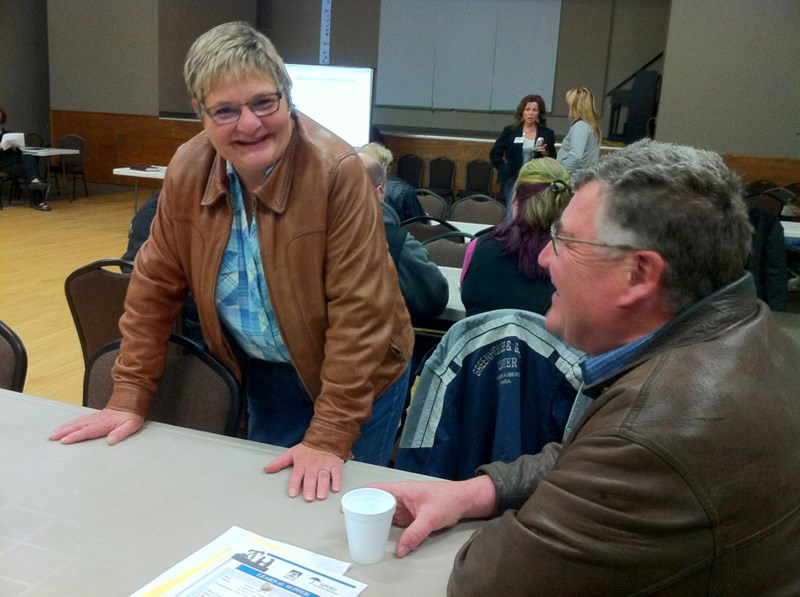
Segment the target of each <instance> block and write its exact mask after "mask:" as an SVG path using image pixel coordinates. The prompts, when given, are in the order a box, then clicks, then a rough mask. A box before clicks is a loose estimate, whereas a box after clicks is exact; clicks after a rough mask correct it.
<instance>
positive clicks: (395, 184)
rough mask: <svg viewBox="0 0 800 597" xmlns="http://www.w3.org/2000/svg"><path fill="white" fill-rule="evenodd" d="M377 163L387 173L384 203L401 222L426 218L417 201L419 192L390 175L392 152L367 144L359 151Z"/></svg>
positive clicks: (377, 145) (378, 144) (375, 144)
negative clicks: (419, 217) (420, 217)
mask: <svg viewBox="0 0 800 597" xmlns="http://www.w3.org/2000/svg"><path fill="white" fill-rule="evenodd" d="M358 153H360V154H365V155H368V156H370V157H371V158H373V159H374V160H375V161H377V162H378V163H379V164H380V165H381V166H383V169H384V170H385V171H386V184H385V185H384V188H383V201H384V202H385V203H387V204H388V205H390V206H391V207H392V209H394V211H395V212H396V213H397V216H398V218H399V220H400V222H401V223H402V222H405V221H406V220H408V219H410V218H415V217H417V216H424V215H425V210H423V209H422V205H420V203H419V199H417V190H416V189H415V188H414V187H412V186H411V185H410V184H408V183H407V182H406V181H405V180H403V179H402V178H398V177H397V176H392V175H391V174H389V166H390V165H391V164H392V162H393V161H394V156H393V155H392V152H391V151H389V149H387V148H386V147H384V146H383V145H381V144H380V143H367V144H366V145H364V146H363V147H361V148H360V149H359V150H358Z"/></svg>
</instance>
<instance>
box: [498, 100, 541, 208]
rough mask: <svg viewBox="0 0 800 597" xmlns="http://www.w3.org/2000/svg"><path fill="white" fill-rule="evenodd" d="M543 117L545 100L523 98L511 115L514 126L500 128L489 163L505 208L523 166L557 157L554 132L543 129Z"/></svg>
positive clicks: (509, 201)
mask: <svg viewBox="0 0 800 597" xmlns="http://www.w3.org/2000/svg"><path fill="white" fill-rule="evenodd" d="M546 115H547V109H546V107H545V103H544V98H542V96H541V95H526V96H525V97H523V98H522V99H521V100H520V102H519V105H518V106H517V110H516V112H515V113H514V124H513V125H511V126H507V127H506V128H504V129H503V132H502V133H500V137H499V138H498V139H497V141H495V142H494V145H493V146H492V150H491V151H490V152H489V161H491V162H492V166H494V167H495V168H496V169H497V174H498V180H499V181H500V188H501V189H503V190H504V192H503V196H504V198H505V200H506V204H507V205H510V204H511V190H512V189H513V188H514V181H516V180H517V174H518V173H519V169H520V168H521V167H522V164H524V163H525V162H528V161H530V160H532V159H536V158H543V157H547V156H552V157H554V156H555V155H556V137H555V134H554V133H553V130H552V129H549V128H547V127H546V126H545V124H547V118H545V116H546ZM540 140H541V141H540Z"/></svg>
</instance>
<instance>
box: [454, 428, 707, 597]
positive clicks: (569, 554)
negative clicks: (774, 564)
mask: <svg viewBox="0 0 800 597" xmlns="http://www.w3.org/2000/svg"><path fill="white" fill-rule="evenodd" d="M653 448H654V447H650V446H647V445H642V444H639V443H637V441H636V438H635V437H632V438H628V437H624V436H622V435H619V434H613V433H611V434H605V433H597V434H595V435H592V436H589V437H584V438H581V439H579V440H577V441H576V442H575V443H573V444H572V445H571V446H570V449H569V451H567V452H564V453H563V454H562V456H561V457H560V459H559V460H557V461H555V460H554V458H555V457H557V451H558V445H557V444H549V445H548V446H546V447H545V450H544V451H543V452H542V453H541V454H539V455H536V456H531V457H523V458H522V459H521V461H518V462H517V463H513V464H508V465H490V466H487V467H483V468H484V469H485V471H486V472H487V473H488V474H490V475H491V476H492V479H493V480H494V481H495V484H496V486H497V488H498V511H502V510H503V508H504V507H512V506H514V505H516V504H519V503H521V502H523V504H522V506H521V507H520V509H519V510H514V509H507V510H505V512H504V513H503V514H502V516H500V517H499V518H495V519H493V520H491V521H489V522H488V523H487V524H486V525H484V526H483V527H481V528H480V529H479V530H478V531H476V532H475V533H474V534H473V536H472V537H471V538H470V540H469V541H468V542H467V543H466V544H465V545H464V547H463V548H462V549H461V551H460V552H459V554H458V556H457V558H456V561H455V565H454V569H453V574H452V576H451V578H450V583H449V586H448V594H451V595H459V596H465V595H487V594H501V595H502V594H507V595H536V594H560V595H590V594H591V595H610V594H629V593H636V592H638V591H642V592H645V590H647V589H651V590H653V589H656V588H657V586H658V581H656V582H654V581H653V579H663V580H664V581H667V580H668V579H670V578H671V577H673V578H674V576H675V575H681V574H686V575H690V574H691V571H687V570H686V566H685V564H686V560H687V555H686V554H691V553H698V554H699V553H706V554H707V553H711V552H712V551H713V550H712V548H711V545H712V544H713V541H714V538H713V536H712V533H711V531H710V528H709V519H708V514H707V513H706V512H705V510H704V508H703V503H702V495H697V494H696V493H695V491H694V489H696V488H693V487H692V486H691V480H690V479H683V478H682V477H681V474H682V471H679V470H675V469H673V468H672V467H671V466H669V464H668V463H667V462H665V460H664V459H662V458H661V457H660V455H659V454H658V450H657V448H656V449H653ZM600 454H602V455H603V459H602V460H601V459H599V458H597V456H598V455H600ZM545 475H546V479H544V477H545ZM677 488H679V489H677ZM526 494H529V495H530V498H529V499H527V500H526V499H525V498H526ZM611 545H613V549H611V548H610V546H611ZM705 564H707V562H703V561H702V559H700V561H698V562H697V567H698V568H699V567H700V566H702V565H705ZM609 570H613V571H614V573H613V574H610V573H609Z"/></svg>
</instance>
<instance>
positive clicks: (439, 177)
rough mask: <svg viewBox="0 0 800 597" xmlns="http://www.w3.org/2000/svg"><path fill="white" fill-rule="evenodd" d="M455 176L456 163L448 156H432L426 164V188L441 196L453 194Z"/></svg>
mask: <svg viewBox="0 0 800 597" xmlns="http://www.w3.org/2000/svg"><path fill="white" fill-rule="evenodd" d="M455 178H456V163H455V162H454V161H453V160H451V159H450V158H446V157H438V158H434V159H432V160H431V161H430V163H429V164H428V184H427V185H426V186H425V188H426V189H430V190H431V191H433V192H434V193H437V194H439V195H441V196H442V197H452V196H453V183H454V181H455Z"/></svg>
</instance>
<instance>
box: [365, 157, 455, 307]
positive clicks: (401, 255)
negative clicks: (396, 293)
mask: <svg viewBox="0 0 800 597" xmlns="http://www.w3.org/2000/svg"><path fill="white" fill-rule="evenodd" d="M362 149H363V148H362ZM358 155H359V157H360V158H361V161H362V162H364V166H365V167H366V168H367V174H368V175H369V179H370V181H371V182H372V186H373V188H374V189H375V196H376V198H377V199H378V201H379V202H380V207H381V211H382V213H383V225H384V227H385V229H386V242H387V243H388V245H389V254H390V255H391V256H392V260H393V261H394V265H395V268H396V269H397V276H398V279H399V281H400V291H401V292H402V293H403V298H404V299H405V301H406V306H407V307H408V312H409V313H410V314H411V318H412V319H419V318H424V317H435V316H437V315H439V314H440V313H441V312H442V311H444V309H445V307H447V301H448V299H449V296H450V291H449V287H448V284H447V279H446V278H445V277H444V274H442V272H441V270H439V267H438V266H437V265H436V264H435V263H433V262H432V261H430V259H428V252H427V251H426V250H425V248H424V247H423V246H422V245H421V244H420V242H419V241H418V240H417V239H415V238H414V237H413V236H411V234H409V232H408V231H407V230H404V229H402V228H400V219H399V218H398V216H397V213H395V211H394V209H392V207H391V206H389V205H387V203H386V200H385V198H384V191H383V189H384V185H385V184H386V169H385V168H384V166H383V165H382V164H380V163H379V162H378V161H377V160H375V159H374V158H373V157H372V156H370V155H368V154H366V153H359V154H358Z"/></svg>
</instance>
